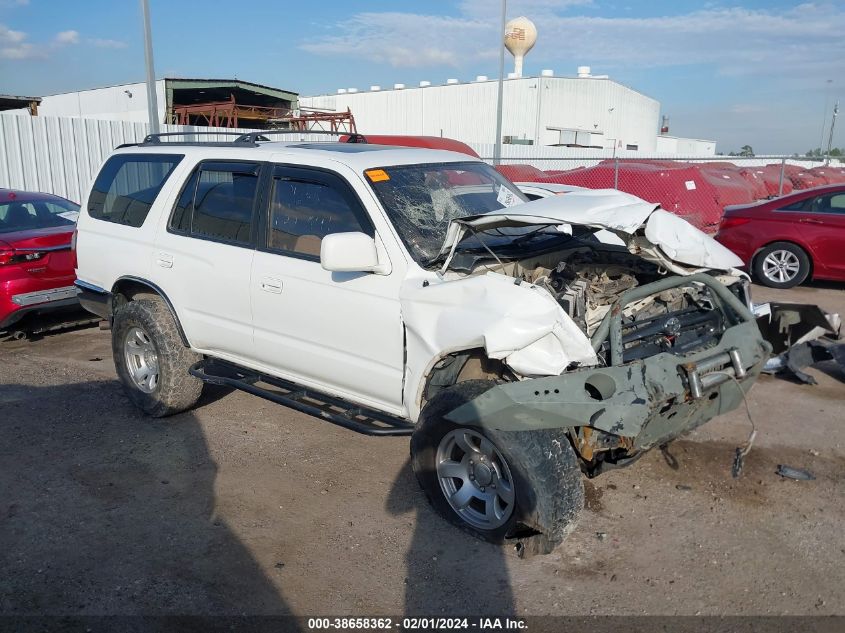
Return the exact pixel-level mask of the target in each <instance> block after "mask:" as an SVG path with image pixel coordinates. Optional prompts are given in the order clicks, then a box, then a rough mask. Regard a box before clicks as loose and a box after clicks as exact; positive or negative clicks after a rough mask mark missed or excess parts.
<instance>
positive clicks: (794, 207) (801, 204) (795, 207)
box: [778, 198, 809, 211]
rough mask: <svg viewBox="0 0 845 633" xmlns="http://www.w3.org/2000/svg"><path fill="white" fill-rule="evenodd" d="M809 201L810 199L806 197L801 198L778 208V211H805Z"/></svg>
mask: <svg viewBox="0 0 845 633" xmlns="http://www.w3.org/2000/svg"><path fill="white" fill-rule="evenodd" d="M808 202H809V200H807V199H806V198H805V199H804V200H799V201H798V202H793V203H792V204H788V205H786V206H783V207H781V208H780V209H778V211H803V210H804V208H805V207H806V206H807V203H808Z"/></svg>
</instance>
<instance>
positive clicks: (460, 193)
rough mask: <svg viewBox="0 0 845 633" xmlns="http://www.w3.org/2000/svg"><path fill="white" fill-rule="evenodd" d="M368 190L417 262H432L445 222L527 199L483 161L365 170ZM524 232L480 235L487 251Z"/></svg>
mask: <svg viewBox="0 0 845 633" xmlns="http://www.w3.org/2000/svg"><path fill="white" fill-rule="evenodd" d="M365 174H366V177H367V180H369V182H370V184H371V185H372V187H373V189H374V190H375V192H376V194H377V195H378V197H379V200H380V201H381V203H382V205H383V206H384V208H385V210H386V211H387V214H388V216H390V220H391V221H392V222H393V225H394V226H395V227H396V230H397V232H398V233H399V236H400V237H401V238H402V241H403V242H404V243H405V245H406V246H407V247H408V250H409V251H410V252H411V255H412V256H413V257H414V259H416V261H417V262H419V263H421V264H423V265H428V264H431V263H432V262H433V261H434V260H436V259H437V257H438V253H439V252H440V247H441V246H442V245H443V241H444V240H445V239H446V231H447V229H448V228H449V222H451V221H452V220H454V219H457V218H464V217H467V216H470V215H478V214H480V213H488V212H490V211H498V210H499V209H504V208H506V207H510V206H514V205H516V204H522V203H523V202H527V201H528V199H527V198H526V197H525V196H524V195H523V194H522V192H520V191H519V189H517V188H516V186H515V185H513V184H512V183H510V182H508V181H507V180H506V179H505V178H504V177H502V176H501V175H500V174H499V173H498V172H497V171H496V170H494V169H493V168H492V167H490V166H489V165H487V164H485V163H476V162H467V163H436V164H430V165H401V166H398V167H383V168H381V169H368V170H367V171H366V172H365ZM524 233H525V229H524V228H520V229H502V230H500V231H497V232H496V233H494V234H487V235H485V236H484V238H483V239H484V244H486V245H487V246H489V247H490V248H493V249H494V250H495V246H496V245H497V244H501V243H502V242H507V243H510V242H511V241H513V239H514V237H516V236H520V235H523V234H524ZM461 248H462V249H472V248H482V244H481V243H480V242H478V238H477V237H470V238H468V239H466V240H464V242H462V243H461Z"/></svg>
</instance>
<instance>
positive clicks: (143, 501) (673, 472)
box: [0, 285, 845, 616]
mask: <svg viewBox="0 0 845 633" xmlns="http://www.w3.org/2000/svg"><path fill="white" fill-rule="evenodd" d="M775 297H776V298H778V299H779V300H792V301H801V302H812V303H818V304H820V305H822V306H823V307H824V308H826V309H828V310H832V311H839V312H840V313H843V314H845V287H843V286H841V285H840V286H834V285H815V286H812V287H807V288H801V289H798V290H795V291H791V292H773V291H766V290H765V289H762V288H757V289H756V294H755V299H757V300H762V299H769V298H775ZM811 372H812V373H813V375H814V376H816V378H817V379H818V380H819V385H817V386H814V387H811V386H804V385H798V384H793V383H790V382H787V381H785V380H780V379H774V378H769V377H764V378H763V379H762V380H761V381H760V383H759V384H758V386H757V387H755V388H754V390H752V392H751V396H750V398H749V404H750V406H751V411H752V414H753V416H754V419H755V420H756V423H757V426H758V429H759V434H758V438H757V443H756V445H755V447H754V450H753V451H752V452H751V454H750V456H749V458H748V461H747V464H746V471H745V474H744V475H743V477H742V478H741V479H739V480H733V479H731V477H730V465H731V460H732V456H733V450H734V447H735V446H737V445H738V444H740V443H741V442H743V441H744V440H745V438H746V436H747V434H748V424H747V421H746V418H745V413H744V412H735V413H733V414H732V415H729V416H725V417H723V418H721V419H719V420H717V421H714V422H712V423H710V424H709V425H706V426H705V427H703V428H702V429H700V430H698V431H697V432H695V433H694V434H693V435H691V436H689V437H687V438H685V439H683V440H681V441H678V442H676V443H674V444H673V445H672V447H671V453H672V455H673V456H674V457H675V458H676V460H677V465H676V468H674V469H673V468H672V467H670V465H669V463H668V461H667V460H666V459H664V457H663V456H662V455H661V453H660V452H657V451H655V452H653V453H651V454H649V455H648V456H646V457H645V458H643V459H642V460H641V461H640V462H639V463H637V464H636V465H635V466H633V467H631V468H629V469H625V470H619V471H613V472H610V473H608V474H605V475H602V476H601V477H599V478H598V479H595V480H593V481H592V482H590V483H589V484H588V487H587V493H588V508H587V510H586V511H585V512H584V513H583V517H582V520H581V523H580V525H579V527H578V529H577V530H576V532H575V533H574V534H573V535H572V537H571V538H570V539H569V540H568V541H567V542H566V543H565V544H564V546H562V547H561V548H559V549H558V550H557V551H556V552H555V553H553V554H552V555H549V556H545V557H536V558H532V559H526V560H522V559H519V558H517V557H516V556H515V554H514V552H512V551H510V550H507V549H501V548H496V547H493V546H488V545H485V544H481V543H479V542H477V541H475V540H473V539H472V538H470V537H468V536H465V535H464V534H462V533H460V532H458V531H456V530H455V529H453V528H451V527H449V526H448V525H447V524H445V523H444V522H443V521H441V520H440V519H438V518H437V517H436V516H435V515H434V514H433V512H432V511H431V510H430V509H429V507H428V506H427V504H426V501H425V499H424V497H423V495H422V494H421V492H420V491H419V489H418V487H417V485H416V482H415V481H414V479H413V475H412V473H411V471H410V469H409V466H408V462H407V455H408V441H407V439H401V438H393V439H386V438H367V437H363V436H359V435H356V434H353V433H351V432H348V431H345V430H343V429H339V428H336V427H333V426H331V425H328V424H325V423H322V422H319V421H317V420H316V419H313V418H310V417H307V416H305V415H302V414H299V413H296V412H293V411H290V410H287V409H284V408H282V407H279V406H276V405H273V404H271V403H268V402H265V401H262V400H260V399H258V398H255V397H252V396H249V395H246V394H243V393H237V392H236V393H229V392H226V391H221V390H209V389H207V390H206V392H205V394H204V397H203V401H202V403H201V406H199V407H198V408H197V409H196V410H195V411H194V412H191V413H187V414H183V415H180V416H177V417H175V418H171V419H168V420H150V419H146V418H144V417H143V416H141V415H140V414H139V413H138V412H137V411H136V410H135V409H134V408H133V407H132V406H131V405H130V403H129V402H128V400H127V399H126V398H125V397H124V396H123V394H122V392H121V389H120V387H119V385H118V383H117V382H116V380H115V374H114V369H113V366H112V361H111V351H110V342H109V333H108V332H103V331H99V330H98V329H96V328H95V329H81V330H76V331H72V332H65V333H61V334H54V335H50V336H46V337H44V338H43V339H42V340H39V341H35V342H18V343H5V344H2V345H0V464H2V466H0V542H2V545H0V568H2V570H3V573H2V574H0V613H6V614H9V613H18V614H23V613H52V614H141V613H143V614H224V613H225V614H269V613H274V614H275V613H291V612H292V613H295V614H297V615H308V614H359V615H375V614H384V615H394V616H395V615H398V614H402V613H427V614H445V615H455V614H458V613H472V614H492V613H497V614H505V613H517V614H520V615H535V614H577V615H586V614H630V615H636V614H644V613H647V614H787V613H788V614H812V615H822V614H845V530H843V526H845V504H843V500H845V428H843V423H845V382H843V381H845V373H843V372H841V371H839V370H838V369H837V368H835V367H822V368H820V369H813V370H811ZM779 463H785V464H789V465H791V466H797V467H804V468H809V469H810V470H812V471H813V472H814V473H815V475H816V477H817V479H816V480H815V481H800V482H799V481H790V480H784V479H781V478H780V477H778V476H777V475H775V468H776V466H777V464H779Z"/></svg>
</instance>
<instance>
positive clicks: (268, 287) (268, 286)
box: [261, 277, 282, 295]
mask: <svg viewBox="0 0 845 633" xmlns="http://www.w3.org/2000/svg"><path fill="white" fill-rule="evenodd" d="M261 289H262V290H263V291H264V292H270V293H272V294H274V295H280V294H282V280H281V279H277V278H276V277H264V278H263V279H262V280H261Z"/></svg>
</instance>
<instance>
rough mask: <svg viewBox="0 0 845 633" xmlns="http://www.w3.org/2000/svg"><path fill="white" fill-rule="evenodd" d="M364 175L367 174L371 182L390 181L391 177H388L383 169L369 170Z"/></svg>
mask: <svg viewBox="0 0 845 633" xmlns="http://www.w3.org/2000/svg"><path fill="white" fill-rule="evenodd" d="M364 173H365V174H367V178H369V179H370V182H383V181H385V180H390V176H388V175H387V172H386V171H384V170H383V169H368V170H367V171H365V172H364Z"/></svg>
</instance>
